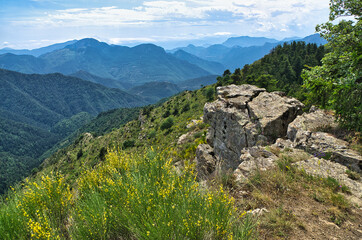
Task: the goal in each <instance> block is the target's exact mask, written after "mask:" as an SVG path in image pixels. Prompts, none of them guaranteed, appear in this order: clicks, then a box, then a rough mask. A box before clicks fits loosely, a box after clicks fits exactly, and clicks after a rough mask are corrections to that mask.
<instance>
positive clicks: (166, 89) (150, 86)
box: [129, 82, 181, 103]
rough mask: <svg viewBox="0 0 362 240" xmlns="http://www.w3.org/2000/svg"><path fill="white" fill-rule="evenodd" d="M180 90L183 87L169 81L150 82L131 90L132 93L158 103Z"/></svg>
mask: <svg viewBox="0 0 362 240" xmlns="http://www.w3.org/2000/svg"><path fill="white" fill-rule="evenodd" d="M180 91H181V89H180V88H179V87H178V86H177V85H176V84H174V83H169V82H149V83H145V84H142V85H140V86H136V87H133V88H131V89H130V90H129V92H130V93H132V94H134V95H136V96H139V97H142V98H143V99H144V100H145V101H147V102H150V103H156V102H158V101H159V100H161V99H162V98H166V97H170V96H172V95H175V94H176V93H179V92H180Z"/></svg>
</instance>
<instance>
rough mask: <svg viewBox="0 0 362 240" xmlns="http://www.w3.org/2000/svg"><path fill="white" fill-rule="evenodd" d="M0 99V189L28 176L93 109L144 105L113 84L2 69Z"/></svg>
mask: <svg viewBox="0 0 362 240" xmlns="http://www.w3.org/2000/svg"><path fill="white" fill-rule="evenodd" d="M0 102H1V105H0V152H1V161H2V163H1V168H0V174H1V176H2V180H3V183H2V187H1V188H0V192H3V191H4V190H5V188H6V187H8V186H9V184H13V183H14V182H15V181H16V180H20V179H21V178H22V177H23V176H26V175H28V174H29V172H30V170H31V169H33V168H34V167H37V166H38V165H39V164H40V163H41V161H42V158H41V156H42V155H43V154H44V153H45V152H46V151H48V150H49V149H51V148H52V147H53V146H54V145H55V144H56V143H57V142H58V141H60V140H62V139H63V138H65V137H67V136H68V135H69V134H71V133H72V132H74V131H75V130H77V129H78V128H79V127H81V126H82V125H84V124H85V123H88V122H89V121H90V119H92V118H93V117H94V116H95V115H97V114H98V113H100V112H103V111H107V110H110V109H115V108H120V107H135V106H140V105H145V104H146V102H145V101H144V100H143V99H141V98H139V97H137V96H133V95H131V94H128V93H126V92H123V91H121V90H119V89H109V88H106V87H104V86H102V85H99V84H95V83H92V82H88V81H84V80H81V79H78V78H74V77H69V76H64V75H62V74H59V73H57V74H47V75H39V74H22V73H18V72H13V71H8V70H2V69H0ZM15 166H21V167H15Z"/></svg>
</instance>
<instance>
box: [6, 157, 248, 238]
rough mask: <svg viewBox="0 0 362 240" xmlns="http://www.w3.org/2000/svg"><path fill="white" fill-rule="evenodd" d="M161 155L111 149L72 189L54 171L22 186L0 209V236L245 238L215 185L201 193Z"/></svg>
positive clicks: (243, 223)
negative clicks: (104, 158)
mask: <svg viewBox="0 0 362 240" xmlns="http://www.w3.org/2000/svg"><path fill="white" fill-rule="evenodd" d="M166 156H167V154H166V153H156V152H155V151H152V150H151V151H149V152H147V153H146V154H145V155H144V156H140V155H136V154H126V153H124V152H118V151H112V152H110V153H109V154H108V155H107V156H106V160H105V162H103V163H102V164H101V165H99V166H98V167H96V168H95V169H93V170H88V171H85V172H84V173H83V174H82V175H81V177H80V178H79V180H78V182H77V188H75V189H74V190H70V187H69V185H67V184H66V183H65V182H64V178H63V177H62V176H61V175H59V174H53V175H52V176H43V177H42V178H41V179H40V180H39V181H34V182H27V183H25V186H24V187H23V190H21V191H18V192H16V191H14V192H13V193H12V194H10V195H9V196H8V198H7V199H5V200H4V201H3V202H2V203H1V204H0V238H1V239H29V238H33V239H69V238H70V239H233V238H236V239H249V238H250V237H251V236H252V234H253V222H252V221H251V220H250V216H246V217H245V216H244V217H243V218H241V217H240V215H238V211H237V209H236V208H235V205H234V200H233V198H231V197H229V196H228V194H227V193H226V192H224V190H223V189H222V188H220V189H218V191H209V190H206V189H203V188H202V187H201V186H200V185H199V184H198V183H197V182H196V180H195V177H196V175H195V173H194V168H193V166H192V165H189V164H185V166H184V168H183V169H182V170H179V171H175V169H174V166H173V165H172V159H170V158H167V157H166Z"/></svg>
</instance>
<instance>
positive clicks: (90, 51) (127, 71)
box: [0, 38, 210, 85]
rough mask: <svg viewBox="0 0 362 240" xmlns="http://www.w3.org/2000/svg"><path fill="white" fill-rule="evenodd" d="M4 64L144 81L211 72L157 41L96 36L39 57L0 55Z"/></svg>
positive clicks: (28, 70)
mask: <svg viewBox="0 0 362 240" xmlns="http://www.w3.org/2000/svg"><path fill="white" fill-rule="evenodd" d="M0 68H5V69H8V70H13V71H19V72H23V73H40V74H44V73H54V72H60V73H63V74H66V75H70V74H73V73H76V72H78V71H86V72H88V73H90V74H92V75H95V76H98V77H102V78H110V79H114V80H117V81H120V82H127V83H131V84H135V85H140V84H143V83H145V82H152V81H168V82H174V83H177V82H179V81H183V80H186V79H190V78H196V77H200V76H207V75H210V73H209V72H208V71H206V70H204V69H202V68H200V67H199V66H196V65H194V64H191V63H189V62H187V61H185V60H180V59H178V58H176V57H175V56H173V55H172V54H168V53H166V52H165V50H164V49H163V48H161V47H158V46H156V45H153V44H141V45H138V46H136V47H132V48H129V47H124V46H117V45H108V44H106V43H103V42H99V41H97V40H95V39H90V38H87V39H82V40H79V41H77V42H75V43H73V44H71V45H67V46H66V47H64V48H62V49H58V50H55V51H52V52H48V53H46V54H43V55H41V56H39V57H34V56H29V55H13V54H9V53H8V54H3V55H0Z"/></svg>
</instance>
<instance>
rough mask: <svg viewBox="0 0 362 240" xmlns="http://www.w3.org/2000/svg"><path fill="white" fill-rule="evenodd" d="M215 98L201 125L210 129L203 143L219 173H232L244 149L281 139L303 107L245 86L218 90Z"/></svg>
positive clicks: (230, 86) (232, 86) (292, 100)
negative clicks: (206, 125) (212, 155)
mask: <svg viewBox="0 0 362 240" xmlns="http://www.w3.org/2000/svg"><path fill="white" fill-rule="evenodd" d="M217 94H218V99H217V100H216V101H215V102H212V103H207V104H206V105H205V107H204V122H205V123H208V124H210V126H211V127H210V128H209V131H208V135H207V143H208V144H209V145H210V146H211V147H212V148H213V151H214V154H215V156H216V158H217V160H218V162H220V163H222V164H221V168H222V169H230V168H231V169H233V170H234V169H236V168H237V167H238V166H239V164H240V163H241V161H242V160H240V157H241V155H242V150H243V149H244V148H247V147H253V146H256V145H265V144H266V143H267V142H268V141H274V140H275V139H276V138H278V137H284V136H285V135H286V133H287V127H288V124H289V123H290V122H291V121H293V120H294V119H295V117H296V116H297V115H298V114H301V109H302V107H303V104H302V103H301V102H299V101H298V100H296V99H294V98H289V97H282V96H280V94H274V93H268V92H266V90H265V89H264V88H258V87H256V86H252V85H248V84H245V85H240V86H236V85H229V86H225V87H218V88H217Z"/></svg>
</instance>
